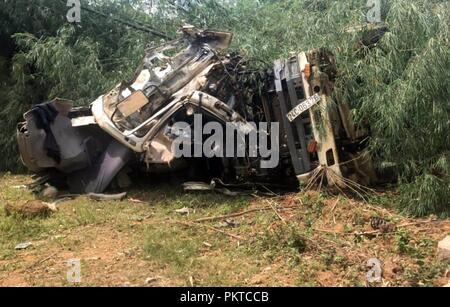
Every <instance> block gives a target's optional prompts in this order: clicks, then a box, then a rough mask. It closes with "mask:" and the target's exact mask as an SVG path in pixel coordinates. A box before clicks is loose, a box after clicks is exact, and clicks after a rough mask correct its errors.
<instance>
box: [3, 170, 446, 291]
mask: <svg viewBox="0 0 450 307" xmlns="http://www.w3.org/2000/svg"><path fill="white" fill-rule="evenodd" d="M29 182H30V178H29V177H28V176H14V175H10V174H3V175H0V286H148V287H155V286H443V285H446V284H447V283H448V282H449V281H450V274H449V270H450V266H449V265H448V264H445V263H441V262H439V261H438V260H437V259H436V256H435V253H436V248H437V242H438V241H440V240H442V239H443V238H444V237H445V236H446V235H448V234H450V220H439V219H437V218H434V217H430V218H428V219H420V220H419V219H411V218H407V217H405V216H403V215H401V214H399V213H398V212H396V211H395V210H394V209H392V207H393V204H392V201H393V200H394V199H395V194H394V193H393V192H389V193H388V192H384V193H374V195H372V198H371V200H370V201H369V202H361V201H357V200H354V199H349V198H346V197H343V196H333V195H329V194H327V193H325V192H321V193H319V192H307V193H298V194H290V195H284V196H277V197H270V198H269V197H264V198H263V197H253V196H252V197H250V196H249V197H228V196H223V195H219V194H214V193H207V194H204V193H201V194H191V193H185V192H183V191H182V189H181V188H180V187H179V186H178V185H175V184H173V183H169V184H164V183H161V182H155V183H152V184H150V185H148V186H134V187H133V189H132V190H131V191H130V193H129V196H128V198H127V199H126V200H124V201H116V202H95V201H91V200H89V199H87V198H85V197H80V198H77V199H73V200H69V201H65V202H62V203H59V204H58V205H57V207H58V211H57V212H55V213H53V214H52V215H51V216H50V217H43V218H34V219H30V218H23V217H19V216H15V215H13V216H7V215H6V214H5V212H4V210H3V209H4V206H5V205H6V204H13V205H14V204H22V203H23V202H26V201H28V200H34V199H35V196H34V195H33V194H32V193H31V192H30V191H29V190H28V189H26V188H25V185H26V184H28V183H29ZM183 208H184V210H181V211H177V210H179V209H183ZM184 211H185V212H184ZM183 212H184V213H183ZM187 212H188V213H187ZM221 216H222V217H221ZM375 217H379V218H382V219H383V220H386V221H387V223H388V225H389V227H387V228H383V229H382V230H374V229H373V228H372V226H371V222H372V221H373V219H374V218H375ZM24 242H31V243H32V246H30V247H28V248H27V249H24V250H16V249H15V247H16V245H17V244H19V243H24ZM373 258H376V259H378V260H379V261H380V263H381V269H382V281H381V282H375V283H368V281H367V274H368V272H369V270H370V268H369V267H367V262H368V261H369V260H370V259H373ZM72 259H77V260H80V262H81V282H80V283H70V282H69V281H68V279H67V274H68V271H69V266H68V261H70V260H72Z"/></svg>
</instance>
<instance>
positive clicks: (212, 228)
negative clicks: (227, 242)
mask: <svg viewBox="0 0 450 307" xmlns="http://www.w3.org/2000/svg"><path fill="white" fill-rule="evenodd" d="M177 223H179V224H181V225H184V226H188V227H193V226H197V227H203V228H208V229H211V230H214V231H216V232H220V233H221V234H224V235H226V236H229V237H231V238H233V239H236V240H238V241H244V238H242V237H240V236H237V235H234V234H231V233H228V232H225V231H223V230H221V229H218V228H216V227H212V226H208V225H204V224H199V223H193V222H180V221H178V222H177Z"/></svg>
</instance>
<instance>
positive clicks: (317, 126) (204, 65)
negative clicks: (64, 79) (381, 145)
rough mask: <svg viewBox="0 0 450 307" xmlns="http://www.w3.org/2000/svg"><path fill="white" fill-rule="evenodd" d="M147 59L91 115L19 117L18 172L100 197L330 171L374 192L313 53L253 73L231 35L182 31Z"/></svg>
mask: <svg viewBox="0 0 450 307" xmlns="http://www.w3.org/2000/svg"><path fill="white" fill-rule="evenodd" d="M182 33H183V36H182V37H181V38H180V39H179V40H176V41H173V42H170V43H168V44H166V45H164V46H161V47H158V48H149V49H148V50H146V55H145V57H144V59H143V61H142V64H141V65H140V67H139V68H138V70H137V72H136V75H135V77H134V78H133V80H132V81H131V82H124V83H121V84H119V85H118V86H117V87H116V88H114V89H113V90H112V91H111V92H109V93H107V94H105V95H102V96H100V97H99V98H98V99H97V100H96V101H94V102H93V103H92V105H91V106H89V107H81V108H73V107H72V103H71V102H70V101H65V100H61V99H55V100H54V101H51V102H47V103H44V104H41V105H38V106H35V107H34V108H33V109H32V110H30V111H29V112H27V113H26V114H25V115H24V118H25V122H24V123H21V124H19V127H18V132H17V137H18V144H19V148H20V152H21V157H22V161H23V162H24V164H25V165H26V167H27V168H28V169H29V170H30V171H32V172H34V173H36V174H38V175H39V178H41V180H40V181H39V182H40V183H41V184H46V183H48V184H50V185H53V186H57V187H58V188H67V189H69V190H70V192H71V193H78V194H84V193H102V192H104V191H105V190H106V189H107V188H108V187H109V186H110V185H111V183H112V182H113V181H114V180H115V179H117V178H119V177H122V176H123V175H124V174H125V173H126V172H129V171H130V170H131V171H137V172H149V173H160V172H174V171H177V170H183V169H187V170H189V172H188V173H189V174H190V176H191V177H190V179H191V180H203V181H208V180H212V179H214V178H216V182H220V183H221V184H223V185H225V186H234V187H246V188H251V189H256V188H258V187H261V186H264V187H267V188H273V189H278V188H283V187H287V188H295V187H297V188H298V186H299V181H300V183H301V182H307V181H308V178H309V177H311V176H312V175H313V174H314V173H316V172H318V171H320V170H324V169H326V170H327V173H326V174H327V175H326V179H325V180H326V181H327V183H328V184H329V185H338V186H339V185H341V184H342V182H341V179H343V178H351V179H352V180H355V181H359V182H362V183H363V184H369V183H370V182H371V181H373V180H374V178H375V175H373V171H372V168H371V165H370V158H369V157H368V155H365V154H363V152H364V147H365V139H366V135H365V133H364V132H361V131H357V130H355V128H354V125H353V123H352V120H351V116H350V110H349V108H348V107H347V106H346V105H344V104H342V103H334V102H333V101H332V100H331V95H332V92H333V87H334V80H335V77H336V66H335V63H334V58H333V56H332V54H331V53H329V52H327V51H325V50H314V51H310V52H302V53H299V54H296V55H293V56H292V57H290V58H289V59H286V60H278V61H276V62H275V64H274V66H273V67H272V68H270V69H268V70H267V71H262V72H261V71H252V70H250V69H249V68H248V62H247V61H246V60H245V59H244V58H242V57H241V56H239V55H238V54H226V53H225V51H226V50H227V49H228V47H229V46H230V43H231V41H232V34H231V33H228V32H213V31H200V30H198V29H195V28H194V27H184V28H183V29H182Z"/></svg>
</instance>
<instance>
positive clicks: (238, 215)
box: [192, 205, 298, 223]
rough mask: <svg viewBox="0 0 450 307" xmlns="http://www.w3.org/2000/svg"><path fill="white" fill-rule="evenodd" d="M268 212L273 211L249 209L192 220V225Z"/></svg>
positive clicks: (270, 208) (296, 206) (294, 206)
mask: <svg viewBox="0 0 450 307" xmlns="http://www.w3.org/2000/svg"><path fill="white" fill-rule="evenodd" d="M295 208H298V205H293V206H286V207H282V208H279V209H282V210H287V209H295ZM269 210H273V208H272V206H267V207H262V208H256V209H250V210H247V211H243V212H238V213H232V214H227V215H220V216H213V217H204V218H200V219H197V220H194V221H192V222H193V223H203V222H216V221H220V220H225V219H229V218H233V217H240V216H244V215H247V214H250V213H254V212H262V211H269Z"/></svg>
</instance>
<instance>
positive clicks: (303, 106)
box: [287, 94, 321, 123]
mask: <svg viewBox="0 0 450 307" xmlns="http://www.w3.org/2000/svg"><path fill="white" fill-rule="evenodd" d="M320 99H321V98H320V95H319V94H315V95H314V96H311V97H309V98H308V99H306V100H305V101H303V102H302V103H300V104H299V105H298V106H296V107H295V108H293V109H292V111H291V112H289V113H288V115H287V118H288V119H289V121H290V122H291V123H292V122H293V121H294V120H295V119H296V118H297V117H299V116H300V115H302V113H304V112H306V111H308V110H309V109H311V107H312V106H314V105H316V104H317V103H319V101H320Z"/></svg>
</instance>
